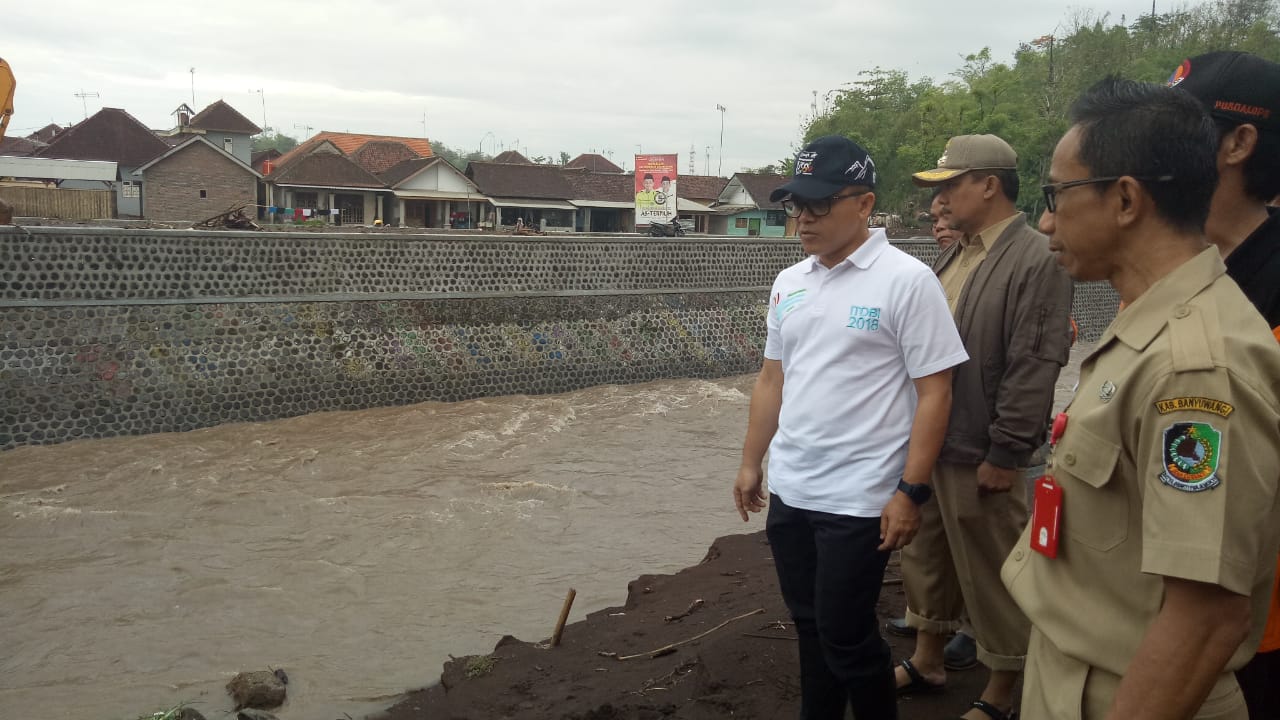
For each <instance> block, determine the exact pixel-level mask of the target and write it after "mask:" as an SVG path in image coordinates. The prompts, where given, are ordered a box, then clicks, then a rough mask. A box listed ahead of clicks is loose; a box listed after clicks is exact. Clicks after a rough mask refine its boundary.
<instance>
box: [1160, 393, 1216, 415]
mask: <svg viewBox="0 0 1280 720" xmlns="http://www.w3.org/2000/svg"><path fill="white" fill-rule="evenodd" d="M1179 410H1190V411H1192V412H1208V413H1213V414H1214V415H1219V416H1221V417H1224V418H1225V417H1231V413H1233V412H1235V410H1236V408H1235V406H1234V405H1232V404H1231V403H1226V402H1223V401H1221V400H1214V399H1213V398H1207V397H1175V398H1166V399H1164V400H1157V401H1156V411H1157V412H1159V413H1160V414H1161V415H1168V414H1169V413H1171V412H1178V411H1179Z"/></svg>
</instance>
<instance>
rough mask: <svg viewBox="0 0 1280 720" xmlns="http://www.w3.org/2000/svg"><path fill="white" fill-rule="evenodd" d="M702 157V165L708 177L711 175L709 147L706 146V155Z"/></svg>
mask: <svg viewBox="0 0 1280 720" xmlns="http://www.w3.org/2000/svg"><path fill="white" fill-rule="evenodd" d="M702 157H703V159H704V160H706V163H704V167H706V168H707V174H708V175H710V174H711V146H710V145H708V146H707V150H706V154H705V155H703V156H702Z"/></svg>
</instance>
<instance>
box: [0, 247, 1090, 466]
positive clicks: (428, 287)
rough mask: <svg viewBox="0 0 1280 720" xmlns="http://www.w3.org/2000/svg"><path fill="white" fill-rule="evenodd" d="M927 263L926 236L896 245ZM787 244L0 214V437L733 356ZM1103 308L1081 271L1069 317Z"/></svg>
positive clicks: (477, 391) (23, 439)
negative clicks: (222, 226)
mask: <svg viewBox="0 0 1280 720" xmlns="http://www.w3.org/2000/svg"><path fill="white" fill-rule="evenodd" d="M902 247H903V248H904V249H907V250H908V251H909V252H912V253H913V254H915V255H917V256H918V257H920V258H921V259H922V260H925V261H926V262H928V261H930V260H931V259H932V257H933V255H934V254H936V250H935V249H934V247H933V245H932V244H931V243H910V242H908V243H904V244H902ZM800 257H801V252H800V249H799V246H798V244H797V243H796V242H795V241H793V240H758V239H752V240H744V239H727V238H725V239H720V238H698V239H686V240H682V241H670V240H667V241H663V240H648V239H639V238H566V239H559V238H556V239H553V238H519V239H513V238H510V237H494V236H465V237H459V236H450V237H446V236H415V237H403V236H397V237H377V236H374V237H370V236H368V235H359V236H357V235H348V236H344V235H309V234H308V235H282V234H280V233H270V234H253V233H222V232H216V233H215V232H205V233H200V232H192V231H151V230H132V229H131V230H103V229H92V230H88V229H58V228H33V229H31V230H29V231H23V230H14V229H0V450H4V449H9V448H13V447H15V446H18V445H26V444H44V443H55V442H62V441H65V440H71V439H76V438H88V437H107V436H114V435H122V434H137V433H150V432H170V431H182V430H191V429H195V428H199V427H206V426H209V425H216V424H219V423H223V422H234V421H253V420H265V419H271V418H278V417H287V416H292V415H300V414H304V413H309V412H317V411H323V410H341V409H357V408H365V407H375V406H383V405H398V404H404V403H412V402H421V401H425V400H443V401H454V400H462V399H466V398H473V397H480V396H486V395H506V394H516V393H554V392H563V391H568V390H573V389H577V388H582V387H587V386H591V385H598V384H605V383H632V382H642V381H647V380H654V379H659V378H668V377H720V376H725V375H732V374H738V373H746V372H752V371H754V370H755V369H756V368H758V367H759V363H760V359H761V351H762V349H763V346H764V310H765V301H766V296H767V290H768V288H769V286H770V284H771V283H772V280H773V277H774V275H775V274H776V273H777V272H778V270H780V269H781V268H783V267H785V266H787V265H789V264H791V263H793V262H795V261H796V260H798V259H799V258H800ZM1114 312H1115V298H1114V294H1113V293H1111V291H1110V290H1109V288H1099V287H1097V286H1079V287H1078V289H1077V298H1076V313H1077V319H1078V321H1079V322H1080V325H1081V330H1082V334H1083V335H1084V336H1085V337H1086V339H1092V338H1095V337H1096V336H1097V334H1100V333H1101V330H1102V328H1104V327H1105V326H1106V324H1107V322H1109V321H1110V319H1111V317H1112V316H1113V315H1114Z"/></svg>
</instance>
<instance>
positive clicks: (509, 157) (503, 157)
mask: <svg viewBox="0 0 1280 720" xmlns="http://www.w3.org/2000/svg"><path fill="white" fill-rule="evenodd" d="M493 162H496V163H510V164H512V165H532V164H533V161H532V160H530V159H529V158H527V157H525V156H523V155H521V154H520V153H518V152H516V151H515V150H504V151H503V152H500V153H498V156H497V157H495V158H494V159H493Z"/></svg>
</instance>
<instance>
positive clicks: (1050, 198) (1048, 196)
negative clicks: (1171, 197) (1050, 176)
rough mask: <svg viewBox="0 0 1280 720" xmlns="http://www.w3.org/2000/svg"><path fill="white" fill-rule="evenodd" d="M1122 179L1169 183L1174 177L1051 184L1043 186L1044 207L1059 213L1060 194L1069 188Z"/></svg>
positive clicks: (1116, 176)
mask: <svg viewBox="0 0 1280 720" xmlns="http://www.w3.org/2000/svg"><path fill="white" fill-rule="evenodd" d="M1122 177H1132V178H1133V179H1134V180H1138V181H1140V182H1169V181H1170V180H1172V179H1173V176H1172V175H1160V176H1158V177H1139V176H1136V175H1115V176H1112V177H1100V178H1085V179H1084V180H1068V181H1067V182H1059V183H1049V184H1048V185H1041V186H1040V190H1041V191H1042V192H1044V205H1045V207H1046V208H1048V209H1049V212H1057V211H1058V193H1060V192H1062V191H1063V190H1066V189H1067V188H1073V187H1080V186H1081V185H1096V184H1098V183H1113V182H1115V181H1117V180H1119V179H1120V178H1122Z"/></svg>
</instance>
